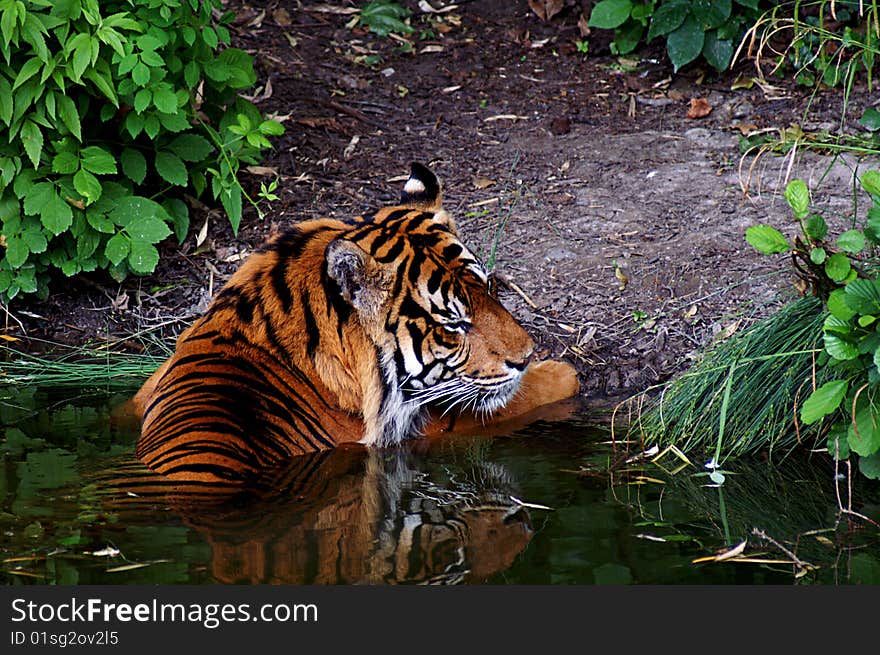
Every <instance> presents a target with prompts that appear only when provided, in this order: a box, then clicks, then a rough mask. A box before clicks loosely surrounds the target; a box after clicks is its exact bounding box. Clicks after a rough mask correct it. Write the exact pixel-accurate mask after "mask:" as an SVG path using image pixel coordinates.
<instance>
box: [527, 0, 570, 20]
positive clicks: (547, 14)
mask: <svg viewBox="0 0 880 655" xmlns="http://www.w3.org/2000/svg"><path fill="white" fill-rule="evenodd" d="M564 6H565V0H529V7H531V8H532V11H533V12H535V15H536V16H537V17H538V18H540V19H541V20H550V19H551V18H553V17H554V16H555V15H556V14H558V13H559V12H560V11H562V8H563V7H564Z"/></svg>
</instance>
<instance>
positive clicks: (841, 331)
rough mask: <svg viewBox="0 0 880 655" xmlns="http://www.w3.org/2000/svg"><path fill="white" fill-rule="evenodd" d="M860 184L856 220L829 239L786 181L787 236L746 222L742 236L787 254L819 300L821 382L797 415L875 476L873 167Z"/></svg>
mask: <svg viewBox="0 0 880 655" xmlns="http://www.w3.org/2000/svg"><path fill="white" fill-rule="evenodd" d="M860 184H861V187H862V189H863V190H864V191H865V192H866V193H867V195H868V197H869V198H870V199H871V205H870V206H869V207H868V209H867V211H866V212H865V215H864V220H863V221H862V222H855V223H854V226H853V227H852V228H851V229H848V230H845V231H843V232H842V233H840V234H838V235H837V237H836V238H834V239H832V238H831V237H830V236H829V229H828V224H827V222H826V220H825V218H824V216H823V215H822V213H820V212H815V211H812V210H811V205H810V193H809V190H808V188H807V185H806V184H805V183H804V182H803V181H801V180H794V181H792V182H791V183H790V184H789V185H788V186H787V187H786V190H785V198H786V200H787V202H788V204H789V206H790V207H791V209H792V211H793V212H794V217H795V220H796V221H797V223H798V225H799V228H800V230H799V234H798V235H797V236H796V237H795V238H794V240H793V242H790V241H789V240H788V239H787V238H786V237H785V236H784V235H783V234H782V233H781V232H779V230H777V229H776V228H774V227H772V226H769V225H756V226H752V227H750V228H749V229H748V230H746V240H747V241H748V242H749V243H750V244H751V245H752V246H753V247H755V248H756V249H757V250H758V251H759V252H761V253H764V254H772V253H786V252H787V253H790V254H791V256H792V259H793V261H794V262H795V268H796V270H797V272H798V274H799V275H800V277H801V278H802V279H803V280H804V281H805V282H807V283H808V284H809V285H810V286H811V287H812V289H813V291H814V292H815V294H816V295H817V296H819V298H821V299H822V300H823V301H824V302H825V307H826V309H827V316H826V318H825V320H824V323H823V329H822V341H823V344H824V352H823V353H822V356H821V357H820V358H819V359H818V361H817V365H818V366H819V367H820V368H821V369H822V371H823V375H822V378H823V379H824V380H825V382H824V383H823V384H822V385H821V386H819V387H818V388H816V389H814V390H813V391H812V393H811V394H809V396H808V397H807V398H806V400H804V401H803V403H802V404H801V406H800V419H801V421H803V422H804V423H805V424H807V425H812V424H819V422H820V421H823V420H825V421H828V424H827V425H828V449H829V452H830V453H831V455H832V456H834V457H836V458H838V459H847V458H849V457H850V456H851V455H852V454H855V455H858V457H859V468H860V470H861V471H862V473H864V474H865V475H866V476H868V477H870V478H880V279H878V274H880V267H878V264H880V260H878V258H877V256H876V249H877V248H878V247H880V171H877V170H868V171H866V172H865V173H864V174H862V176H861V178H860Z"/></svg>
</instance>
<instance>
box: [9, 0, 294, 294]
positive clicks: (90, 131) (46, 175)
mask: <svg viewBox="0 0 880 655" xmlns="http://www.w3.org/2000/svg"><path fill="white" fill-rule="evenodd" d="M215 13H216V15H217V16H219V18H218V19H217V20H215V19H214V17H213V15H214V14H215ZM232 18H233V16H232V14H231V13H229V12H223V9H222V2H221V1H220V0H110V1H102V2H98V0H57V1H56V0H52V1H50V0H29V1H26V2H25V1H22V0H0V134H2V136H3V137H4V138H2V139H0V224H2V232H0V243H2V245H3V246H4V251H3V258H2V260H0V300H2V301H4V302H8V301H9V300H10V299H12V298H14V297H15V296H17V295H18V294H20V293H37V294H38V295H39V296H41V297H45V296H46V295H47V293H48V280H49V276H50V273H51V272H52V271H53V270H56V269H58V270H60V271H61V272H62V273H63V274H64V275H67V276H71V275H75V274H77V273H79V272H80V271H94V270H98V269H106V270H108V271H109V273H110V274H111V275H112V276H113V277H114V278H116V279H120V280H121V279H123V278H125V277H126V276H127V275H128V274H130V273H135V274H144V273H149V272H151V271H153V270H154V269H155V267H156V264H157V263H158V261H159V252H158V250H157V248H156V244H157V243H159V242H160V241H162V240H163V239H165V238H166V237H168V236H169V235H170V234H171V233H172V232H173V233H174V235H175V236H176V237H177V239H178V241H182V240H183V239H184V237H185V236H186V234H187V230H188V227H189V214H188V209H187V206H186V204H184V202H183V201H182V200H181V199H180V197H181V196H182V193H183V192H184V191H187V192H189V193H192V194H193V195H194V196H197V197H198V196H200V195H202V194H203V193H204V192H205V191H206V190H207V189H209V188H210V193H211V195H212V197H213V198H214V199H215V200H217V201H219V202H220V203H221V204H222V205H223V207H224V209H225V210H226V213H227V215H228V217H229V220H230V222H231V224H232V227H233V229H234V230H235V231H237V230H238V226H239V223H240V220H241V212H242V189H241V185H240V184H239V183H238V180H237V177H236V174H237V173H238V170H239V168H240V166H241V165H242V164H253V163H257V162H258V159H259V156H260V153H261V152H262V151H263V150H265V149H266V148H269V147H270V146H271V144H270V142H269V140H268V138H267V137H270V136H275V135H278V134H281V133H282V131H283V128H282V127H281V125H280V124H279V123H277V122H275V121H271V120H264V119H263V117H262V116H261V114H260V112H259V111H258V110H257V108H256V107H254V105H253V104H251V103H249V102H247V101H245V100H243V99H242V98H240V97H238V95H237V94H238V92H240V91H241V90H243V89H247V88H249V87H251V86H252V85H253V84H254V83H255V81H256V76H255V74H254V70H253V64H252V61H251V58H250V56H249V55H247V54H246V53H245V52H243V51H242V50H239V49H236V48H231V47H225V46H228V45H229V43H230V35H229V31H228V29H227V27H226V25H227V24H228V23H229V21H230V20H231V19H232Z"/></svg>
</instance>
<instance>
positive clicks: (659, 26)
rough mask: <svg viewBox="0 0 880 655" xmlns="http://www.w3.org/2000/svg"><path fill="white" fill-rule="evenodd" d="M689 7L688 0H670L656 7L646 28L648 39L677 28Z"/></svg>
mask: <svg viewBox="0 0 880 655" xmlns="http://www.w3.org/2000/svg"><path fill="white" fill-rule="evenodd" d="M689 9H690V6H689V3H688V0H670V2H666V3H664V4H662V5H660V6H659V7H657V9H656V11H655V12H654V16H653V17H652V18H651V27H650V28H649V29H648V41H651V40H652V39H653V38H654V37H656V36H663V35H664V34H669V33H670V32H672V31H674V30H676V29H678V28H679V27H680V26H681V24H682V23H683V22H684V19H685V18H686V17H687V15H688V10H689Z"/></svg>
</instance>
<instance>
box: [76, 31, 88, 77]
mask: <svg viewBox="0 0 880 655" xmlns="http://www.w3.org/2000/svg"><path fill="white" fill-rule="evenodd" d="M79 36H85V37H86V38H84V39H80V40H79V41H78V42H77V44H76V47H75V48H74V50H73V60H72V64H73V80H74V81H76V82H78V81H79V80H80V78H82V75H83V73H85V72H86V69H87V68H88V67H89V64H91V62H92V44H91V37H89V36H88V34H86V33H84V32H81V33H80V34H79Z"/></svg>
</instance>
